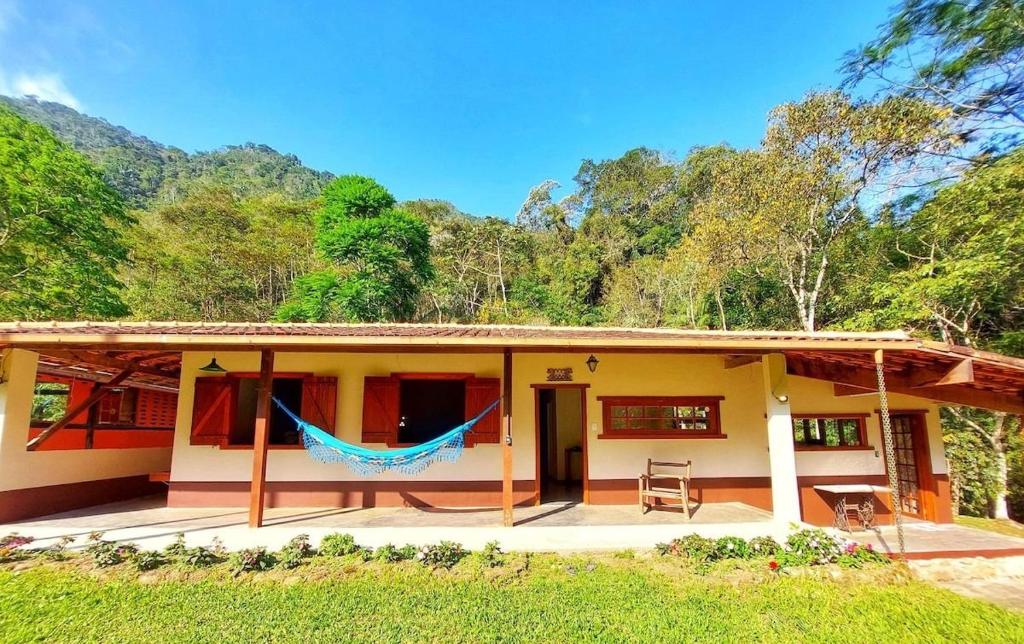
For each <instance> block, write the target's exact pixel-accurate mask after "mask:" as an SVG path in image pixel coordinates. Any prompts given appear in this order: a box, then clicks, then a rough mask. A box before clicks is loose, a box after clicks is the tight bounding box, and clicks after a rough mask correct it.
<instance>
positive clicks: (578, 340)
mask: <svg viewBox="0 0 1024 644" xmlns="http://www.w3.org/2000/svg"><path fill="white" fill-rule="evenodd" d="M0 348H2V349H3V353H2V369H0V381H2V384H0V522H2V521H12V520H16V519H20V518H24V517H29V516H37V515H42V514H47V513H52V512H55V511H61V510H67V509H70V508H75V507H82V506H87V505H92V504H96V503H101V502H105V501H110V500H117V499H125V498H130V497H132V496H135V495H141V494H149V493H152V492H153V491H154V490H159V489H162V487H163V486H164V485H166V490H167V504H168V505H170V506H176V507H198V506H214V507H224V506H228V507H232V506H236V507H249V508H250V524H251V525H254V526H258V525H260V524H261V523H262V513H263V508H264V507H268V506H269V507H283V506H295V507H368V506H387V505H404V506H432V507H446V508H447V507H451V508H458V507H479V506H492V507H502V508H503V510H504V517H505V522H506V524H507V525H511V524H512V518H513V516H514V510H513V507H514V506H523V505H532V504H536V503H540V502H544V501H547V500H549V499H555V498H557V499H573V500H577V501H579V502H581V503H583V504H636V503H637V500H638V483H637V476H638V474H639V473H640V472H641V471H642V470H643V469H644V467H645V465H646V462H647V459H649V458H654V459H655V460H662V461H690V462H691V463H692V477H693V480H692V486H691V487H692V491H691V494H692V499H693V501H694V503H695V504H715V503H723V502H739V503H743V504H746V505H749V506H752V507H754V508H760V509H762V510H767V511H770V512H772V514H773V516H774V518H775V519H776V520H778V521H786V522H790V521H801V520H802V521H805V522H808V523H811V524H818V525H831V524H832V522H833V518H834V512H835V506H836V504H837V498H836V496H837V493H836V492H834V491H830V488H829V486H835V485H842V484H854V485H858V486H875V488H871V489H872V490H873V492H871V493H869V494H867V495H866V496H868V497H872V498H871V499H870V500H871V501H872V502H873V505H874V507H875V511H876V514H877V517H878V519H879V521H880V522H883V523H884V522H888V521H891V519H892V510H893V508H892V504H893V500H892V499H891V498H890V494H888V493H887V492H886V488H887V487H890V481H891V479H890V476H889V472H890V470H889V469H888V468H893V469H892V472H893V473H894V474H895V476H896V478H897V479H898V481H899V494H898V496H897V497H896V503H898V504H899V507H900V509H901V510H902V512H903V513H904V514H905V515H909V516H914V517H918V518H920V519H923V520H927V521H934V522H940V523H941V522H950V521H951V520H952V515H951V503H950V484H949V475H948V470H947V465H946V461H945V457H944V454H943V443H942V434H941V429H940V426H939V412H938V409H939V407H940V406H941V405H944V404H964V405H972V406H977V407H983V408H988V409H995V410H1003V411H1007V412H1011V413H1014V414H1024V395H1022V392H1024V361H1022V360H1018V359H1014V358H1009V357H1006V356H1002V355H997V354H992V353H985V352H980V351H973V350H970V349H965V348H963V347H953V346H948V345H945V344H939V343H934V342H928V341H922V340H918V339H914V338H911V337H910V336H908V335H907V334H905V333H903V332H885V333H831V332H828V333H826V332H820V333H803V332H762V331H737V332H723V331H687V330H671V329H621V328H564V327H536V326H475V325H434V324H227V323H217V324H214V323H181V322H139V323H134V322H132V323H129V322H121V323H107V322H50V323H5V324H0ZM218 368H219V369H220V370H218ZM879 375H881V377H882V381H883V383H884V387H885V393H884V394H883V393H882V392H880V390H879ZM262 383H267V384H269V390H267V388H265V387H263V386H262ZM264 393H271V394H272V395H273V396H274V397H276V398H277V399H278V400H281V401H282V402H283V403H284V404H285V405H286V406H287V407H289V408H290V409H292V410H294V411H295V412H296V413H297V414H300V415H301V417H302V418H303V419H305V420H306V421H308V422H310V423H312V424H314V425H317V426H318V427H320V428H322V429H324V430H326V431H328V432H330V433H333V434H334V435H335V436H337V437H338V438H340V439H342V440H344V441H346V442H350V443H355V444H361V445H364V446H367V447H370V448H372V449H381V450H384V449H389V448H394V447H399V446H405V445H411V444H417V443H420V442H422V441H425V440H429V439H430V438H433V437H435V436H437V435H439V434H440V433H443V432H445V431H447V430H448V429H451V428H452V427H453V426H455V425H458V424H460V423H462V422H463V421H465V420H466V419H467V418H471V417H473V416H474V415H476V414H477V413H479V412H480V411H481V410H483V409H485V408H486V407H487V406H488V405H489V404H490V403H492V402H494V401H496V400H499V399H500V400H501V404H500V406H499V408H498V409H495V410H494V411H492V412H491V413H489V414H487V415H486V416H485V417H484V418H483V420H482V421H481V422H480V423H479V424H478V425H477V426H476V427H474V429H473V431H472V432H470V433H469V434H467V436H466V445H465V449H464V450H463V452H462V454H461V456H460V457H459V458H458V460H457V461H455V462H446V463H438V464H435V465H433V466H431V467H430V468H428V469H427V470H425V471H423V472H421V473H419V474H416V475H407V474H400V473H387V474H381V475H376V476H371V477H361V476H358V475H356V474H354V473H353V472H351V471H349V470H348V469H347V468H346V467H345V466H343V465H340V464H324V463H319V462H315V461H313V460H312V459H310V457H309V455H308V454H307V453H306V452H305V450H304V449H303V447H302V445H301V440H300V435H299V432H298V431H297V430H296V427H295V423H294V422H292V421H291V420H290V419H289V418H287V416H285V415H284V413H283V412H282V411H281V410H279V409H277V408H276V407H273V406H271V405H270V402H269V400H268V396H267V395H264ZM54 408H55V409H56V411H55V410H54ZM172 410H173V411H172ZM886 412H887V413H886ZM34 414H35V416H36V419H35V422H33V415H34ZM44 416H45V418H44ZM886 416H888V419H889V422H890V424H891V430H892V435H893V437H894V449H893V452H892V457H891V458H890V457H887V455H886V450H885V442H884V437H883V430H882V427H883V419H884V418H885V417H886ZM891 461H894V462H891ZM834 489H835V488H833V489H832V490H834ZM862 502H863V500H861V499H857V500H856V503H862ZM698 508H699V505H698ZM638 512H639V510H638ZM697 512H698V514H699V509H698V511H697Z"/></svg>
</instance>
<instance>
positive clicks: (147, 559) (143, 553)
mask: <svg viewBox="0 0 1024 644" xmlns="http://www.w3.org/2000/svg"><path fill="white" fill-rule="evenodd" d="M131 562H132V565H133V566H135V569H136V570H139V571H146V570H155V569H157V568H159V567H160V566H162V565H164V564H165V563H167V559H166V558H164V555H163V553H161V552H158V551H156V550H140V551H138V552H136V553H134V554H133V555H132V557H131Z"/></svg>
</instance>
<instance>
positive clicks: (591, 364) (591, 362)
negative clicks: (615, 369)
mask: <svg viewBox="0 0 1024 644" xmlns="http://www.w3.org/2000/svg"><path fill="white" fill-rule="evenodd" d="M598 362H601V361H600V360H598V359H597V356H595V355H593V354H591V355H590V357H589V358H587V369H590V373H594V372H595V371H597V363H598Z"/></svg>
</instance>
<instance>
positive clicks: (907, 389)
mask: <svg viewBox="0 0 1024 644" xmlns="http://www.w3.org/2000/svg"><path fill="white" fill-rule="evenodd" d="M788 371H789V373H790V374H791V375H794V376H803V377H805V378H814V379H817V380H828V381H830V382H833V383H839V384H843V385H848V386H851V387H855V388H859V389H873V388H874V387H876V386H877V381H876V376H875V373H874V371H873V370H870V369H858V368H856V367H848V366H839V365H829V364H822V363H814V362H809V361H805V360H799V359H791V360H789V361H788ZM885 381H886V388H887V389H888V390H889V391H891V392H895V393H900V394H905V395H908V396H916V397H918V398H927V399H929V400H934V401H936V402H942V403H948V404H951V405H965V406H967V407H979V408H981V409H991V410H995V411H1005V412H1009V413H1012V414H1024V397H1022V396H1021V395H1019V394H1017V395H1014V394H1000V393H995V392H991V391H983V390H980V389H974V388H970V387H965V386H963V385H943V386H914V384H913V382H911V381H910V379H909V378H908V377H907V376H905V375H902V374H898V373H886V374H885Z"/></svg>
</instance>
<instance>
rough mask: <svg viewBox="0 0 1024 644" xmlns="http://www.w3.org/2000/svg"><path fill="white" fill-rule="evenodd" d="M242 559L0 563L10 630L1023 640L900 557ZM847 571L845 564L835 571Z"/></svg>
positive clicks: (359, 636)
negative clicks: (228, 565) (790, 562)
mask: <svg viewBox="0 0 1024 644" xmlns="http://www.w3.org/2000/svg"><path fill="white" fill-rule="evenodd" d="M313 562H314V563H307V564H304V565H303V566H302V567H300V568H298V569H297V570H294V571H285V570H274V571H270V572H264V573H245V574H243V575H242V576H240V577H238V578H232V577H231V575H230V573H229V572H228V571H227V570H226V569H225V568H224V567H223V566H219V567H216V568H213V569H211V570H209V571H206V570H202V571H194V570H185V569H181V568H164V569H160V570H158V571H155V572H151V573H141V574H140V573H136V572H134V571H130V570H127V569H124V568H125V567H124V566H120V567H118V568H117V569H109V570H94V569H92V568H91V564H84V563H81V562H77V563H74V562H67V563H49V562H47V563H36V562H33V563H28V564H22V565H17V564H15V565H13V566H12V565H6V566H2V567H0V641H2V642H5V643H6V642H24V641H47V642H58V641H116V642H154V641H159V642H206V641H220V642H235V641H289V642H291V641H294V642H316V641H375V642H380V641H389V642H390V641H415V642H421V641H445V642H449V641H472V642H477V641H506V642H507V641H550V642H567V641H574V642H575V641H605V642H626V641H648V642H665V641H682V640H687V641H694V640H695V641H714V642H721V641H751V640H770V641H787V642H789V641H840V642H846V641H858V642H870V641H922V642H924V641H927V642H935V641H943V640H959V641H986V642H1001V641H1008V642H1009V641H1017V642H1024V615H1022V614H1015V613H1011V612H1008V611H1006V610H1003V609H1000V608H997V607H995V606H992V605H989V604H984V603H980V602H975V601H972V600H968V599H964V598H961V597H959V596H957V595H954V594H952V593H950V592H948V591H944V590H940V589H938V588H934V587H932V586H928V585H926V584H924V583H921V582H917V581H912V580H909V579H908V578H907V575H906V573H905V572H904V571H903V569H902V568H900V567H899V566H897V565H891V566H880V567H873V568H868V569H863V570H854V571H845V570H843V571H839V570H837V569H814V570H808V571H807V572H805V573H804V574H800V575H794V576H788V575H776V574H775V573H771V572H769V571H767V570H766V569H765V566H764V563H763V562H760V563H752V562H742V563H738V564H733V563H728V562H726V563H723V564H716V565H715V566H713V567H712V568H711V569H710V570H707V571H703V572H702V571H700V570H697V569H694V568H693V567H692V566H690V565H689V564H687V563H686V562H685V561H681V560H679V559H669V558H656V557H651V558H647V557H643V558H637V559H618V558H614V557H611V556H603V557H597V558H594V559H582V558H565V557H554V556H534V557H531V558H529V559H525V558H523V557H517V558H513V560H510V562H509V563H508V564H507V565H506V566H504V567H501V568H496V569H488V568H484V567H482V566H481V565H480V564H479V562H475V563H474V562H473V561H471V560H467V561H464V562H462V563H460V564H459V565H458V566H456V568H455V569H453V570H452V571H436V572H435V571H431V570H429V569H427V568H425V567H424V566H422V565H420V564H418V563H415V562H405V563H401V564H379V563H367V564H363V563H354V562H345V561H343V560H319V559H315V560H313ZM836 576H838V578H834V577H836Z"/></svg>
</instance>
